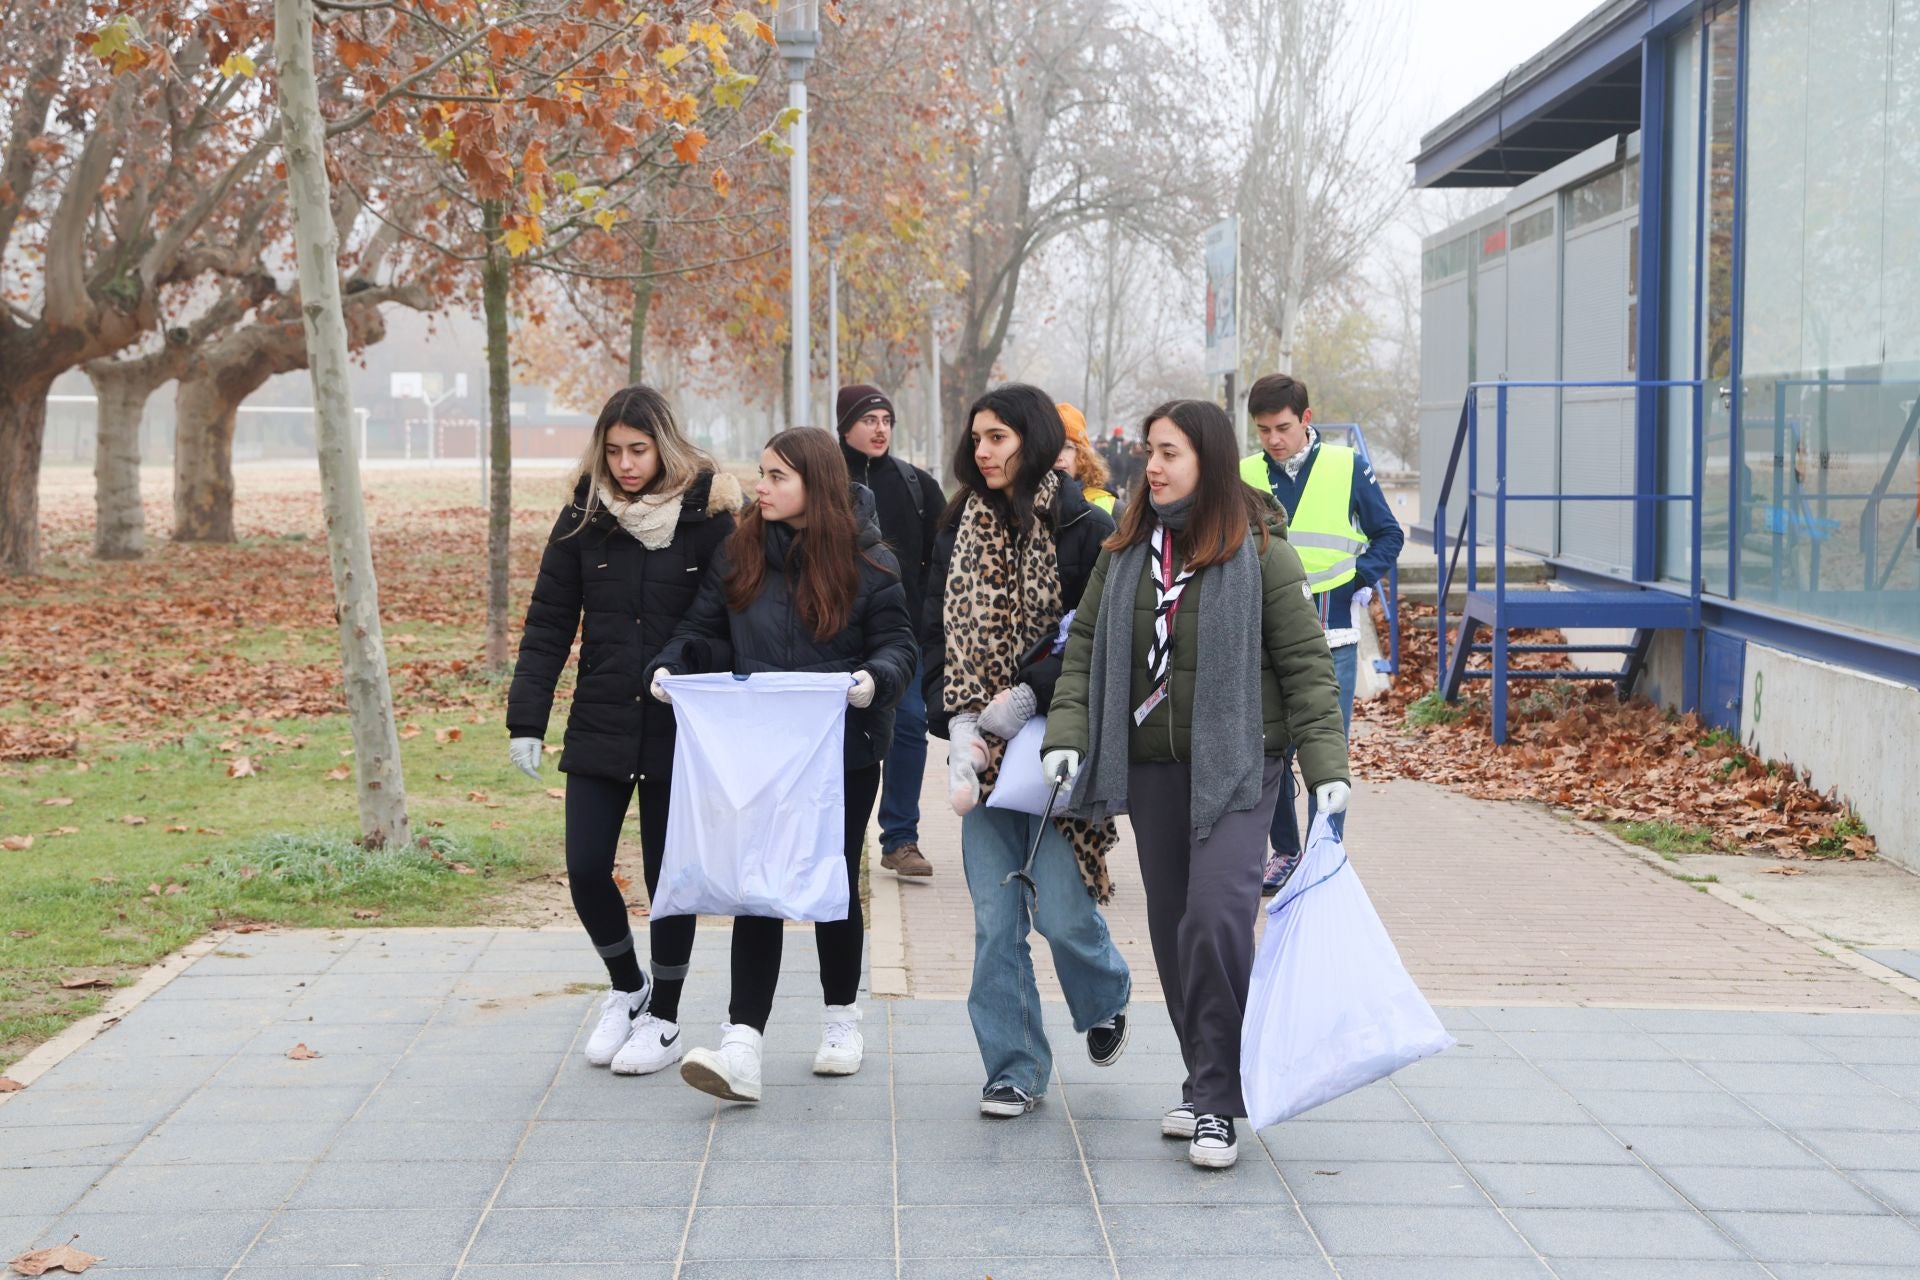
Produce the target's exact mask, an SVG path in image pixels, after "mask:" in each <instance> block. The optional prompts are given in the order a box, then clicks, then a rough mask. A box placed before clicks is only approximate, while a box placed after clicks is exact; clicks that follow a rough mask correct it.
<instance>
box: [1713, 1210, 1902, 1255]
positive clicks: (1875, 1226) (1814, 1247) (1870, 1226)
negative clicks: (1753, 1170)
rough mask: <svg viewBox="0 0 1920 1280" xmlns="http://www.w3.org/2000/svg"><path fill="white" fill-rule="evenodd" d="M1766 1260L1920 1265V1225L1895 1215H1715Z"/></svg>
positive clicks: (1725, 1226)
mask: <svg viewBox="0 0 1920 1280" xmlns="http://www.w3.org/2000/svg"><path fill="white" fill-rule="evenodd" d="M1714 1219H1715V1221H1717V1222H1719V1224H1720V1225H1721V1226H1722V1227H1724V1228H1725V1229H1726V1230H1727V1232H1728V1233H1729V1234H1731V1235H1732V1236H1733V1237H1734V1238H1735V1239H1736V1240H1738V1241H1740V1243H1741V1244H1743V1245H1745V1246H1746V1247H1747V1248H1748V1249H1751V1250H1752V1251H1753V1255H1754V1257H1756V1258H1758V1259H1760V1260H1761V1261H1762V1262H1819V1263H1825V1264H1828V1265H1832V1264H1835V1263H1845V1264H1855V1265H1864V1266H1880V1267H1891V1266H1905V1267H1909V1268H1920V1228H1915V1227H1914V1226H1913V1225H1912V1224H1911V1223H1908V1222H1903V1221H1901V1220H1900V1219H1898V1218H1892V1217H1869V1216H1867V1215H1864V1214H1853V1213H1847V1214H1839V1213H1716V1214H1715V1215H1714Z"/></svg>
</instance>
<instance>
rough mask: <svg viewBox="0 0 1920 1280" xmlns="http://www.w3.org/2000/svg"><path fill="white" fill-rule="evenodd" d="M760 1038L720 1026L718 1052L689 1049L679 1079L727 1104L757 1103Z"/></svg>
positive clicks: (742, 1029)
mask: <svg viewBox="0 0 1920 1280" xmlns="http://www.w3.org/2000/svg"><path fill="white" fill-rule="evenodd" d="M760 1046H761V1036H760V1033H759V1032H758V1031H755V1030H754V1029H753V1028H752V1027H743V1026H740V1025H738V1024H736V1023H731V1022H723V1023H721V1024H720V1047H719V1048H718V1049H689V1050H688V1051H687V1057H686V1061H684V1062H682V1063H681V1064H680V1078H681V1079H682V1080H685V1081H686V1082H687V1083H688V1084H690V1085H692V1086H693V1087H694V1088H696V1089H698V1090H700V1092H702V1093H710V1094H712V1095H713V1096H714V1097H716V1098H725V1099H726V1100H727V1101H729V1102H758V1101H760Z"/></svg>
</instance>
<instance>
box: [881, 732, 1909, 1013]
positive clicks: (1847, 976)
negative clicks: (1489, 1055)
mask: <svg viewBox="0 0 1920 1280" xmlns="http://www.w3.org/2000/svg"><path fill="white" fill-rule="evenodd" d="M929 755H930V759H929V763H928V771H927V786H926V789H925V791H924V792H923V795H922V814H923V815H924V816H923V822H922V828H921V833H922V840H921V845H922V847H923V848H924V849H926V851H927V853H928V856H929V857H930V858H931V859H932V861H933V863H934V867H935V874H934V876H933V877H932V878H931V879H930V880H924V881H911V880H903V881H900V882H899V898H900V904H901V930H900V932H901V936H902V941H903V944H904V950H905V953H906V968H907V971H908V975H909V984H908V985H909V994H912V995H915V996H929V997H934V998H939V999H950V998H959V999H964V998H965V996H966V993H967V989H968V986H969V985H970V979H971V974H972V968H973V910H972V906H971V903H970V901H969V899H968V896H967V886H966V880H965V877H964V874H963V873H962V869H961V857H960V832H959V822H958V820H957V819H955V818H954V817H953V816H952V811H951V810H950V809H949V808H948V807H947V803H946V795H945V785H946V771H945V768H944V766H942V765H940V762H941V761H942V760H944V758H945V757H944V754H943V745H942V744H940V743H935V744H934V748H933V750H932V751H931V752H930V753H929ZM1353 815H1354V816H1353V823H1352V827H1351V829H1350V831H1349V834H1348V838H1347V841H1346V845H1347V852H1348V854H1349V856H1350V857H1351V858H1352V860H1353V864H1354V866H1355V867H1356V868H1358V870H1359V872H1360V877H1361V879H1362V880H1363V881H1364V882H1365V884H1366V887H1367V892H1368V893H1369V894H1370V895H1371V896H1372V898H1373V902H1374V906H1375V908H1376V909H1377V910H1378V911H1379V912H1380V916H1381V919H1382V920H1384V921H1385V922H1386V924H1387V928H1388V929H1389V931H1391V933H1392V934H1393V937H1394V941H1395V943H1396V944H1397V945H1398V946H1399V948H1400V953H1401V957H1402V958H1403V959H1404V960H1405V961H1406V963H1407V968H1408V970H1409V971H1410V972H1411V973H1412V974H1413V976H1414V977H1415V978H1416V979H1417V980H1418V981H1419V983H1420V985H1421V987H1422V989H1423V990H1424V991H1425V992H1426V994H1427V997H1428V998H1429V999H1430V1000H1432V1001H1433V1002H1434V1003H1436V1004H1444V1003H1452V1004H1478V1003H1485V1002H1489V1001H1491V1002H1497V1003H1516V1004H1568V1005H1614V1006H1637V1007H1643V1008H1686V1007H1706V1008H1741V1009H1860V1010H1870V1009H1885V1010H1890V1011H1892V1010H1898V1011H1908V1012H1912V1011H1920V1002H1916V1000H1915V999H1914V998H1913V997H1912V996H1911V995H1908V994H1906V993H1903V992H1901V991H1899V990H1896V989H1894V988H1893V987H1890V986H1888V985H1886V984H1885V983H1883V982H1880V981H1876V980H1875V979H1873V978H1871V977H1868V976H1867V975H1865V974H1863V973H1862V972H1860V971H1859V970H1858V969H1857V968H1854V967H1852V966H1850V965H1849V964H1847V963H1846V962H1845V961H1844V960H1843V959H1841V958H1838V957H1837V956H1836V955H1835V954H1833V951H1834V950H1835V949H1833V948H1829V949H1827V950H1824V951H1823V950H1822V949H1821V948H1820V947H1819V946H1817V945H1815V943H1813V942H1810V941H1805V940H1796V939H1793V938H1790V937H1788V936H1787V935H1785V934H1783V933H1781V932H1780V931H1779V930H1778V929H1775V928H1774V927H1772V926H1771V925H1769V924H1766V923H1763V922H1762V921H1761V920H1759V919H1756V918H1755V917H1754V916H1752V915H1749V914H1747V913H1745V912H1743V911H1741V910H1740V909H1738V908H1737V907H1735V906H1732V905H1730V904H1728V903H1726V902H1723V901H1719V900H1716V899H1715V898H1713V897H1711V896H1709V895H1707V894H1705V893H1700V892H1697V891H1695V890H1694V889H1692V888H1690V887H1689V886H1688V885H1686V884H1684V883H1682V882H1679V881H1676V880H1675V879H1674V878H1673V877H1671V876H1669V875H1666V874H1664V873H1662V872H1660V871H1657V870H1655V869H1654V868H1652V867H1650V866H1648V865H1647V864H1646V863H1645V862H1643V861H1641V860H1640V859H1639V858H1637V857H1635V856H1633V855H1632V854H1630V853H1628V852H1627V851H1625V850H1624V849H1622V848H1621V847H1620V846H1619V845H1617V844H1615V843H1614V842H1612V841H1611V840H1609V839H1607V838H1605V837H1603V836H1600V835H1598V834H1595V833H1594V832H1592V831H1590V830H1588V829H1587V828H1585V827H1582V826H1580V825H1578V824H1575V823H1571V822H1563V821H1561V820H1560V819H1558V818H1555V817H1553V816H1552V815H1551V814H1549V813H1547V812H1546V811H1545V810H1543V809H1541V808H1539V807H1537V806H1533V805H1518V804H1492V803H1489V802H1486V801H1479V800H1470V799H1468V798H1466V797H1465V796H1461V795H1459V794H1457V793H1455V792H1451V791H1448V790H1446V789H1444V788H1442V787H1436V786H1431V785H1428V784H1425V783H1419V782H1402V781H1394V782H1386V783H1368V782H1364V781H1363V782H1361V783H1359V784H1358V785H1357V786H1356V787H1355V794H1354V799H1353ZM1120 832H1121V842H1120V846H1119V848H1117V849H1116V850H1115V851H1114V852H1113V854H1112V856H1111V858H1110V861H1109V866H1110V867H1111V869H1112V871H1113V878H1114V883H1115V894H1114V901H1113V905H1112V907H1111V908H1110V909H1109V911H1108V913H1107V918H1108V921H1109V923H1110V925H1111V927H1112V929H1113V934H1114V938H1115V939H1116V940H1117V941H1118V943H1119V945H1120V949H1121V951H1122V953H1123V954H1124V955H1125V956H1126V957H1127V960H1128V962H1129V963H1130V964H1131V965H1132V967H1133V973H1134V988H1135V993H1136V997H1137V998H1138V999H1142V1000H1157V999H1160V998H1161V996H1160V989H1159V982H1158V979H1157V978H1156V977H1155V975H1154V968H1153V957H1152V954H1151V952H1150V950H1149V944H1148V939H1147V920H1146V901H1145V898H1144V896H1143V894H1142V893H1141V889H1140V869H1139V863H1138V862H1137V860H1136V856H1135V854H1134V849H1133V837H1132V831H1131V828H1130V827H1129V825H1128V823H1127V821H1126V820H1125V819H1122V820H1121V822H1120ZM886 875H887V873H885V872H880V871H876V872H875V873H874V879H875V881H876V883H877V882H878V881H879V880H880V879H881V878H882V877H886ZM1033 952H1034V967H1035V971H1036V973H1037V974H1039V975H1040V978H1041V982H1042V987H1041V989H1042V991H1043V992H1046V993H1047V994H1049V995H1051V996H1054V997H1057V996H1058V995H1059V984H1058V981H1057V980H1056V979H1055V978H1054V976H1053V966H1052V959H1051V956H1050V955H1049V954H1048V950H1047V946H1046V943H1045V942H1044V941H1042V940H1041V939H1039V938H1038V936H1036V937H1035V939H1034V946H1033Z"/></svg>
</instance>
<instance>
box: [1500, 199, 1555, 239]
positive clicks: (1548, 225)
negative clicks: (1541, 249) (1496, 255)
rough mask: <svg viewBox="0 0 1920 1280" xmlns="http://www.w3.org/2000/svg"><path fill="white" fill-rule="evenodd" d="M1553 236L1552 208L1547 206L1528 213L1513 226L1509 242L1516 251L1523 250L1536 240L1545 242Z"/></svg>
mask: <svg viewBox="0 0 1920 1280" xmlns="http://www.w3.org/2000/svg"><path fill="white" fill-rule="evenodd" d="M1552 234H1553V206H1552V205H1548V206H1547V207H1546V208H1544V209H1541V210H1540V211H1539V212H1537V213H1530V214H1528V215H1527V216H1526V217H1524V218H1522V219H1520V221H1518V222H1516V223H1514V224H1513V233H1512V235H1511V236H1510V237H1509V242H1510V243H1511V244H1512V245H1513V247H1514V248H1516V249H1523V248H1525V247H1526V246H1527V245H1530V244H1532V243H1534V242H1535V241H1537V240H1545V239H1546V238H1547V237H1548V236H1550V235H1552Z"/></svg>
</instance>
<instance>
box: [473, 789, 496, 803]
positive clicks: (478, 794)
mask: <svg viewBox="0 0 1920 1280" xmlns="http://www.w3.org/2000/svg"><path fill="white" fill-rule="evenodd" d="M492 798H493V797H491V796H489V795H488V794H487V793H486V792H484V791H469V792H467V799H469V800H471V801H473V803H475V804H485V803H486V802H487V801H488V800H491V799H492Z"/></svg>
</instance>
